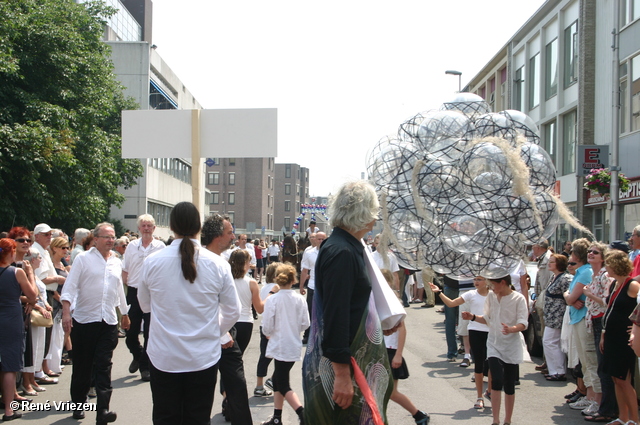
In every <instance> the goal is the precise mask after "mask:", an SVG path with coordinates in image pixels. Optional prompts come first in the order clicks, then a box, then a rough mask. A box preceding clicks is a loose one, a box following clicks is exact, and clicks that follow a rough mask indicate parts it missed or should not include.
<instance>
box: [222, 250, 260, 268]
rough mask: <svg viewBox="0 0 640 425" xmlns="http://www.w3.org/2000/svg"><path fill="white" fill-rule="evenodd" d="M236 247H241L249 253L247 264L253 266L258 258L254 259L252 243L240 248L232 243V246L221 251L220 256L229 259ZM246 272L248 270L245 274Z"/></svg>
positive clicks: (254, 251)
mask: <svg viewBox="0 0 640 425" xmlns="http://www.w3.org/2000/svg"><path fill="white" fill-rule="evenodd" d="M236 249H243V250H245V251H247V252H248V253H249V255H250V256H251V260H250V262H249V264H251V265H252V266H255V265H257V264H258V260H256V249H255V248H254V247H253V244H247V245H246V246H245V247H244V248H240V247H239V246H235V245H234V246H233V247H232V248H229V249H227V250H226V251H223V252H222V257H223V258H224V259H226V260H227V261H229V258H231V253H232V252H233V251H235V250H236ZM248 273H249V272H247V274H248Z"/></svg>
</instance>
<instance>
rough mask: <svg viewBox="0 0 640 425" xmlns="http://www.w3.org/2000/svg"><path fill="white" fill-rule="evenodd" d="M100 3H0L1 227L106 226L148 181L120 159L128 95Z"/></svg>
mask: <svg viewBox="0 0 640 425" xmlns="http://www.w3.org/2000/svg"><path fill="white" fill-rule="evenodd" d="M111 13H113V10H111V9H110V8H107V7H106V6H104V4H102V3H100V2H87V3H81V4H77V3H75V2H74V1H73V0H0V16H2V19H0V102H1V105H2V107H1V108H0V188H2V190H1V195H0V196H1V198H2V199H1V201H0V225H1V227H2V229H0V230H4V229H6V228H8V227H9V226H11V225H12V224H14V223H15V225H26V226H29V227H32V226H33V225H34V224H36V223H39V222H47V223H49V224H50V225H52V226H56V227H62V228H64V229H68V230H69V231H72V230H73V229H74V228H75V227H88V228H92V227H93V226H94V225H95V224H96V223H98V222H100V221H103V220H105V219H106V218H107V217H108V214H109V208H110V206H112V205H121V204H122V203H123V201H124V197H123V196H122V195H121V194H120V193H119V192H118V187H125V188H128V187H131V186H132V185H134V184H135V181H136V178H137V177H139V176H141V175H142V166H141V164H140V162H139V161H138V160H128V159H122V158H121V138H120V124H121V111H122V110H123V109H137V108H138V106H137V105H136V104H135V102H133V100H131V99H126V98H125V97H124V95H123V88H122V86H121V85H120V84H119V83H118V82H117V80H116V78H115V75H114V73H113V65H112V63H111V60H110V51H109V47H108V46H107V45H106V44H105V43H103V42H102V41H101V37H102V34H103V31H104V25H105V21H104V18H105V17H107V16H109V14H111Z"/></svg>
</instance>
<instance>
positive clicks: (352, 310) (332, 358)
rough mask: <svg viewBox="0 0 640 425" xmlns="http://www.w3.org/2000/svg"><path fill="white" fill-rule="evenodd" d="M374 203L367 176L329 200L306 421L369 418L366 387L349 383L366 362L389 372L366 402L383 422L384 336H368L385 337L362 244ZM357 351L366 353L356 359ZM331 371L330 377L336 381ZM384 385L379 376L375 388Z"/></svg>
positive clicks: (306, 372) (307, 363)
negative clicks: (372, 298) (372, 297)
mask: <svg viewBox="0 0 640 425" xmlns="http://www.w3.org/2000/svg"><path fill="white" fill-rule="evenodd" d="M379 208H380V205H379V203H378V198H377V195H376V193H375V190H374V188H373V186H371V185H370V184H369V183H367V182H366V181H356V182H351V183H346V184H345V185H343V186H342V187H341V188H340V189H339V190H338V192H337V193H336V195H335V196H334V197H333V198H332V199H331V202H330V206H329V211H330V214H329V216H330V217H331V225H332V226H333V232H332V233H331V236H330V237H329V238H328V239H327V240H326V241H325V242H324V244H323V245H322V247H321V249H320V252H319V253H318V259H317V261H316V281H315V283H316V289H315V294H314V305H313V309H312V314H313V318H312V327H311V332H310V335H309V343H308V346H307V353H306V355H305V359H304V363H303V376H304V378H303V385H304V392H305V397H304V398H305V400H306V406H305V423H306V424H326V423H352V424H356V423H362V421H364V420H365V419H366V418H365V417H368V415H361V412H362V411H363V410H364V409H366V408H367V407H366V404H365V402H364V400H365V396H363V394H364V393H366V389H363V388H360V385H356V387H355V388H354V385H353V383H352V374H351V370H352V366H354V369H355V365H358V366H360V369H362V370H364V369H365V367H364V366H365V365H368V367H377V368H378V369H379V370H380V373H383V371H386V373H387V376H388V377H389V379H388V380H387V381H384V382H387V385H386V387H384V388H375V389H372V391H371V392H372V397H370V399H369V401H368V404H369V405H371V404H375V405H377V407H378V411H379V413H380V416H381V418H382V420H383V421H386V414H385V411H384V409H385V407H386V405H387V401H388V399H389V396H390V395H391V392H392V390H393V379H392V375H391V369H390V366H389V359H388V354H387V350H386V347H385V344H384V340H383V338H379V339H375V338H371V339H369V338H368V336H367V335H371V333H374V334H376V335H382V328H381V325H380V320H379V317H378V314H377V312H376V310H375V305H374V304H373V303H370V295H371V280H370V277H369V274H368V272H367V266H366V263H365V254H366V253H365V252H364V250H365V247H364V245H363V243H362V238H363V237H364V236H365V235H366V234H367V233H369V232H370V231H371V230H372V228H373V225H374V224H375V222H376V220H377V219H378V212H379ZM365 329H366V332H365ZM356 352H358V353H364V355H357V356H355V354H356ZM354 357H357V359H355V358H354ZM327 369H329V370H332V372H333V373H331V372H327ZM329 375H334V376H335V380H332V379H331V378H330V376H329ZM332 381H333V382H332ZM382 382H383V380H382V379H379V380H377V381H376V383H377V384H378V385H381V383H382ZM325 385H328V386H329V388H330V387H331V386H332V387H333V388H332V389H331V390H330V391H328V393H329V394H330V395H327V393H326V392H325V390H324V386H325ZM329 397H331V398H329ZM371 399H373V400H371ZM334 404H336V405H337V406H336V407H335V408H334V407H333V406H334ZM425 416H426V415H425ZM420 420H421V422H419V423H426V421H428V416H427V417H426V419H425V418H420ZM416 421H418V418H416Z"/></svg>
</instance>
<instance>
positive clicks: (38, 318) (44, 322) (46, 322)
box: [31, 309, 53, 328]
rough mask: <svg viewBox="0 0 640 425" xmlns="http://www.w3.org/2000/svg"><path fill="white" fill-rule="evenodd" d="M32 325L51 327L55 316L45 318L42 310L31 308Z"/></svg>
mask: <svg viewBox="0 0 640 425" xmlns="http://www.w3.org/2000/svg"><path fill="white" fill-rule="evenodd" d="M31 325H32V326H39V327H42V328H50V327H51V326H53V317H49V318H48V319H47V318H45V317H44V316H43V315H42V313H40V311H38V310H36V309H33V310H31Z"/></svg>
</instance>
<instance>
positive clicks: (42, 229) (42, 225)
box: [33, 223, 51, 235]
mask: <svg viewBox="0 0 640 425" xmlns="http://www.w3.org/2000/svg"><path fill="white" fill-rule="evenodd" d="M50 231H51V227H49V225H48V224H46V223H40V224H38V225H37V226H36V228H35V229H33V234H34V235H37V234H38V233H47V232H50Z"/></svg>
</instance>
